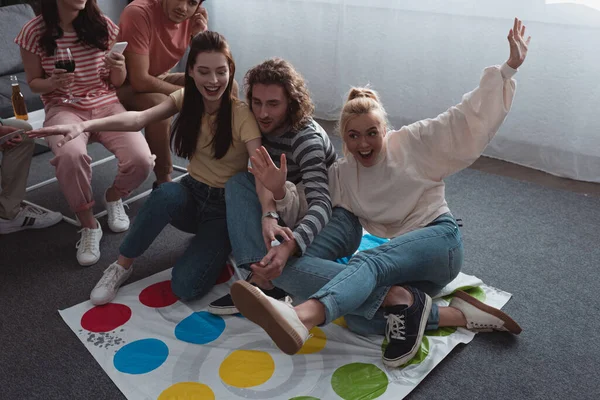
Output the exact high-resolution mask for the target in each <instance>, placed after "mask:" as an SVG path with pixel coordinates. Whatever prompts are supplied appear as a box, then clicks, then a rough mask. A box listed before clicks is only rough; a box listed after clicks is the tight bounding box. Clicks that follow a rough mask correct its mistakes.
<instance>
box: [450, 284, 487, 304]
mask: <svg viewBox="0 0 600 400" xmlns="http://www.w3.org/2000/svg"><path fill="white" fill-rule="evenodd" d="M457 290H462V291H463V292H467V293H468V294H470V295H471V296H473V297H475V298H476V299H477V300H479V301H483V302H485V299H486V295H485V292H484V291H483V289H482V288H481V287H479V286H463V287H459V288H458V289H456V290H455V292H456V291H457ZM453 297H454V294H449V295H448V296H444V297H442V298H443V299H444V300H446V301H447V302H450V300H452V298H453Z"/></svg>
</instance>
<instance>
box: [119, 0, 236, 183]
mask: <svg viewBox="0 0 600 400" xmlns="http://www.w3.org/2000/svg"><path fill="white" fill-rule="evenodd" d="M201 3H202V1H201V0H135V1H133V2H132V3H131V4H129V5H128V6H127V7H125V9H124V10H123V12H122V13H121V18H120V20H119V28H120V35H119V41H123V42H127V43H128V45H127V48H126V49H125V53H124V55H125V62H126V65H127V71H128V82H126V84H125V85H123V86H122V87H121V88H120V89H119V91H118V96H119V99H120V100H121V102H122V103H123V105H124V106H125V107H126V108H127V109H128V110H132V111H144V110H147V109H149V108H152V107H154V106H156V105H158V104H160V103H162V102H164V101H165V100H166V99H168V96H169V95H170V94H171V93H173V92H175V91H177V90H179V89H181V88H182V87H183V86H184V85H185V81H184V74H183V73H169V71H170V70H171V69H172V68H173V67H174V66H175V65H177V63H178V62H179V60H181V59H182V57H183V56H184V54H185V51H186V49H187V47H188V45H189V43H190V39H191V37H192V36H194V35H195V34H197V33H199V32H204V31H205V30H206V28H207V24H208V14H207V12H206V9H205V8H204V7H201V6H200V4H201ZM234 93H236V92H235V91H234ZM170 128H171V118H168V119H165V120H162V121H157V122H152V123H150V124H148V125H147V126H146V127H145V134H146V141H147V142H148V145H149V146H150V150H151V151H152V153H153V154H155V155H156V164H155V166H154V174H155V175H156V182H155V184H154V187H156V186H157V185H159V184H161V183H164V182H169V181H170V180H171V172H173V162H172V160H171V149H170V147H169V137H170Z"/></svg>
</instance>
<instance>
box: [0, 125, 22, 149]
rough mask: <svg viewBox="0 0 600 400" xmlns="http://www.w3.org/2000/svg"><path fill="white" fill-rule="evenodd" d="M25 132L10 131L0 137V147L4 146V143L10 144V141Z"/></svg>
mask: <svg viewBox="0 0 600 400" xmlns="http://www.w3.org/2000/svg"><path fill="white" fill-rule="evenodd" d="M23 133H25V131H24V130H23V129H17V130H16V131H12V132H10V133H7V134H6V135H4V136H1V137H0V147H2V146H4V145H5V144H6V143H8V142H10V141H11V140H12V139H14V138H16V137H19V136H21V135H22V134H23Z"/></svg>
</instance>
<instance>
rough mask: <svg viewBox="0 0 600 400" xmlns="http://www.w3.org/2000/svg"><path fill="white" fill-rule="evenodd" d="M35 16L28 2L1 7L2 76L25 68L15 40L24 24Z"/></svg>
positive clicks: (0, 64) (0, 49)
mask: <svg viewBox="0 0 600 400" xmlns="http://www.w3.org/2000/svg"><path fill="white" fill-rule="evenodd" d="M34 17H35V14H34V12H33V9H32V8H31V7H30V6H29V5H28V4H16V5H13V6H6V7H0V76H2V75H8V74H14V73H15V72H22V71H23V70H24V69H23V63H22V62H21V52H20V49H19V46H18V45H17V44H16V43H15V42H14V40H15V38H16V37H17V35H18V34H19V32H20V31H21V28H22V27H23V25H25V24H26V23H27V21H29V20H31V19H32V18H34Z"/></svg>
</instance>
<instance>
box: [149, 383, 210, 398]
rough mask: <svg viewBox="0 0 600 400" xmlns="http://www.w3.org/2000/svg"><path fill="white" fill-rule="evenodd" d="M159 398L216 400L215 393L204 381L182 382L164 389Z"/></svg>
mask: <svg viewBox="0 0 600 400" xmlns="http://www.w3.org/2000/svg"><path fill="white" fill-rule="evenodd" d="M157 400H215V394H214V393H213V391H212V390H211V388H209V387H208V386H206V385H203V384H202V383H196V382H180V383H176V384H174V385H172V386H170V387H168V388H167V389H165V390H163V392H162V393H161V394H160V395H159V396H158V399H157Z"/></svg>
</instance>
